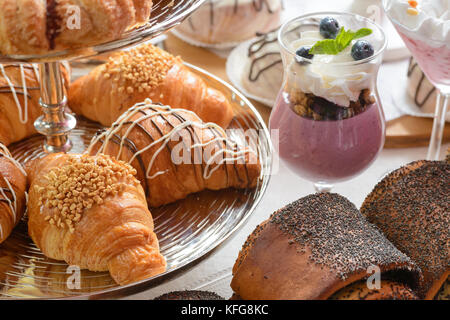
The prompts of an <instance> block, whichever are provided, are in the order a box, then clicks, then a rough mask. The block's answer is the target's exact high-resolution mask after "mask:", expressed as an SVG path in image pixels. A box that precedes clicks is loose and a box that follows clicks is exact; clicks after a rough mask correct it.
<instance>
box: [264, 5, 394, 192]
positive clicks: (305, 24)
mask: <svg viewBox="0 0 450 320" xmlns="http://www.w3.org/2000/svg"><path fill="white" fill-rule="evenodd" d="M330 25H331V26H330ZM333 28H334V30H335V34H334V35H333V34H332V33H333ZM330 30H331V31H330ZM361 30H370V32H369V33H367V34H366V35H361V37H360V38H361V39H359V38H358V37H356V39H354V40H348V41H347V42H348V43H347V44H346V45H342V44H341V43H339V41H340V39H344V38H345V37H347V36H348V37H350V38H351V36H352V35H355V34H359V33H360V32H361ZM336 33H337V34H336ZM325 39H331V40H332V41H334V42H335V43H336V45H334V47H332V48H331V49H329V48H325V49H323V50H322V49H321V48H320V46H322V45H326V46H328V43H330V41H328V40H327V41H323V40H325ZM333 39H335V40H333ZM350 41H351V42H350ZM279 42H280V47H281V54H282V57H283V64H284V67H285V74H284V82H283V87H282V88H281V90H280V93H279V95H278V98H277V101H276V103H275V106H274V109H273V111H272V114H271V117H270V123H269V125H270V129H271V130H272V133H273V140H274V141H273V142H274V145H275V146H276V148H277V149H278V153H279V156H280V158H281V159H282V160H283V162H284V163H285V164H286V165H287V166H288V167H289V168H290V169H291V170H292V171H293V172H295V173H296V174H298V175H299V176H301V177H303V178H305V179H307V180H310V181H312V182H313V183H314V184H315V187H316V190H317V191H320V192H323V191H329V190H330V189H331V187H332V184H333V183H336V182H342V181H345V180H348V179H351V178H353V177H355V176H357V175H358V174H360V173H362V172H363V171H364V170H365V169H367V168H368V167H369V166H370V165H371V164H372V163H373V161H374V160H375V159H376V158H377V156H378V154H379V152H380V151H381V150H382V148H383V145H384V139H385V122H384V115H383V111H382V108H381V105H380V100H379V97H378V92H377V87H376V80H377V74H378V69H379V67H380V64H381V61H382V53H383V51H384V49H385V47H386V39H385V36H384V33H383V31H382V30H381V28H379V27H378V25H376V24H375V23H374V22H372V21H370V20H369V19H366V18H363V17H360V16H357V15H353V14H345V13H332V12H331V13H319V14H310V15H305V16H302V17H299V18H296V19H294V20H292V21H290V22H288V23H286V24H285V25H283V27H282V28H281V29H280V33H279ZM332 45H333V44H332ZM317 48H318V49H317ZM336 48H337V49H336ZM320 50H322V51H320ZM327 50H328V51H327ZM330 50H331V51H330ZM313 52H314V53H313ZM318 52H319V53H318ZM275 130H276V131H275ZM275 139H276V141H275Z"/></svg>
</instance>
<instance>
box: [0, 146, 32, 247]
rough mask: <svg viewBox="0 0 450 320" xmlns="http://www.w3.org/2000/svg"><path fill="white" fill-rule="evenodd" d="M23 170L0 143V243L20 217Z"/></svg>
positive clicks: (23, 184)
mask: <svg viewBox="0 0 450 320" xmlns="http://www.w3.org/2000/svg"><path fill="white" fill-rule="evenodd" d="M26 187H27V178H26V173H25V170H24V169H23V168H22V166H21V165H20V164H19V163H18V162H17V161H16V160H14V159H13V157H12V156H11V154H10V153H9V151H8V149H7V148H6V146H4V145H3V144H1V143H0V243H2V242H3V241H5V240H6V238H8V236H9V235H10V234H11V231H12V230H13V228H14V227H15V226H16V225H17V223H18V222H19V221H20V219H21V218H22V215H23V213H24V211H25V205H26V195H25V194H26Z"/></svg>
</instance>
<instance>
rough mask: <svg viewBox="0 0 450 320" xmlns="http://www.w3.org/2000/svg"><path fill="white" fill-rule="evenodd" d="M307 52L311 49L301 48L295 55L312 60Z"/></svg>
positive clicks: (312, 56) (311, 55)
mask: <svg viewBox="0 0 450 320" xmlns="http://www.w3.org/2000/svg"><path fill="white" fill-rule="evenodd" d="M309 50H311V47H307V46H305V47H301V48H300V49H298V50H297V52H296V54H297V55H298V56H300V57H302V58H306V59H312V58H314V55H313V54H311V53H309Z"/></svg>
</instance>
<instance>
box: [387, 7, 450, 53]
mask: <svg viewBox="0 0 450 320" xmlns="http://www.w3.org/2000/svg"><path fill="white" fill-rule="evenodd" d="M385 9H386V13H387V14H388V16H389V17H390V18H391V19H392V20H393V21H394V22H396V23H397V24H399V26H401V27H402V30H401V31H402V32H404V33H405V34H406V35H407V36H408V37H411V38H413V39H419V40H422V41H424V42H426V43H428V44H430V45H432V43H433V41H437V42H438V45H441V43H446V44H447V46H448V47H450V1H449V0H417V1H414V2H413V1H406V0H389V1H386V7H385Z"/></svg>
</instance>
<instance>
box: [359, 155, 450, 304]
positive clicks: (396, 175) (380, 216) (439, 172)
mask: <svg viewBox="0 0 450 320" xmlns="http://www.w3.org/2000/svg"><path fill="white" fill-rule="evenodd" d="M449 187H450V164H449V163H448V162H444V161H423V160H421V161H415V162H412V163H410V164H408V165H406V166H404V167H402V168H400V169H397V170H395V171H393V172H391V173H390V174H389V175H387V176H386V177H385V178H384V179H383V180H382V181H381V182H379V183H378V184H377V185H376V186H375V188H374V189H373V191H372V192H371V193H370V194H369V195H368V196H367V197H366V199H365V200H364V203H363V205H362V206H361V213H362V214H364V215H365V216H366V217H367V219H368V220H369V221H370V222H371V223H373V224H375V225H376V226H377V227H378V228H379V229H380V230H381V231H382V232H383V233H384V234H385V235H386V237H387V238H388V239H389V240H390V241H391V242H392V243H393V244H394V245H395V246H396V247H397V248H398V249H400V250H401V251H402V252H404V253H405V254H407V255H408V256H409V257H410V258H411V259H412V260H413V261H414V262H415V263H416V264H417V265H418V266H419V267H420V268H421V269H422V271H423V276H424V281H423V283H422V284H421V286H420V295H421V297H423V298H425V299H433V298H434V297H435V296H436V295H437V293H438V292H439V290H440V289H441V287H443V286H445V283H446V281H448V278H449V277H450V227H449V226H450V215H449V212H450V202H449V200H448V195H449V193H450V188H449Z"/></svg>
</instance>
